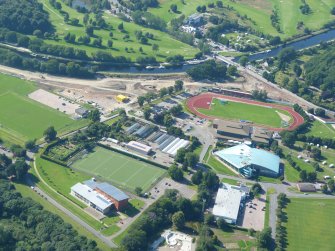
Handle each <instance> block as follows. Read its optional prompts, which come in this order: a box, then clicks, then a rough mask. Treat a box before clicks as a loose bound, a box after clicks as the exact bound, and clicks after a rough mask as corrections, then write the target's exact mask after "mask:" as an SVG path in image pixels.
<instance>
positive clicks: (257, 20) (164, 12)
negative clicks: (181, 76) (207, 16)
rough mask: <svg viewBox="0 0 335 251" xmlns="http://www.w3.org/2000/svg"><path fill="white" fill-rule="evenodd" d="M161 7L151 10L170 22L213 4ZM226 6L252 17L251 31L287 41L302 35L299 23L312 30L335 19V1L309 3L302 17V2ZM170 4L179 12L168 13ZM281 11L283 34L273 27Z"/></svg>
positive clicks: (245, 1)
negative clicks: (275, 12) (275, 15)
mask: <svg viewBox="0 0 335 251" xmlns="http://www.w3.org/2000/svg"><path fill="white" fill-rule="evenodd" d="M159 2H160V6H159V7H158V8H151V9H150V10H149V11H150V12H151V13H153V14H155V15H158V16H160V17H161V18H163V19H164V20H165V21H167V22H168V21H170V20H171V19H173V18H176V17H178V16H180V15H181V14H184V15H185V16H186V17H188V16H190V15H192V14H193V13H196V7H197V6H198V5H206V6H207V4H208V3H211V2H213V1H210V0H184V2H185V4H182V2H181V1H179V0H160V1H159ZM222 2H223V5H224V6H230V7H233V8H234V10H235V11H236V12H237V13H239V14H240V15H241V16H245V15H246V16H247V17H248V18H251V20H252V21H254V23H251V26H252V28H254V29H256V30H258V31H260V32H263V33H265V34H270V35H273V36H281V37H282V38H288V37H291V36H294V35H296V34H299V33H300V34H302V33H303V29H302V30H298V29H297V24H298V22H303V23H304V25H305V27H308V28H309V29H311V30H318V29H320V28H322V26H323V25H324V24H326V23H328V22H330V21H331V20H334V19H335V17H334V16H332V15H331V14H330V10H331V8H332V7H334V1H333V0H320V1H315V0H306V2H307V3H308V4H309V6H310V7H311V9H312V13H311V14H309V15H303V14H302V13H301V11H300V9H299V7H300V5H301V0H239V1H231V0H223V1H222ZM171 4H176V5H177V6H178V12H177V13H172V12H171V11H169V9H170V6H171ZM275 8H276V9H277V10H278V15H279V18H280V27H281V30H282V31H283V33H279V32H278V31H277V30H276V29H275V28H274V27H273V26H272V24H271V19H270V16H271V13H272V10H273V9H275ZM207 11H209V12H213V13H216V12H217V9H210V8H207Z"/></svg>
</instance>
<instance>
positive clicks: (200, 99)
mask: <svg viewBox="0 0 335 251" xmlns="http://www.w3.org/2000/svg"><path fill="white" fill-rule="evenodd" d="M213 98H223V99H225V100H230V101H235V102H240V103H246V104H251V105H260V106H267V107H273V108H278V109H280V110H284V111H287V112H288V113H290V114H291V116H292V118H293V123H292V124H291V125H290V126H289V127H288V128H269V129H271V130H274V131H282V130H285V129H286V130H294V129H295V128H296V127H298V126H300V125H301V124H303V123H304V118H303V117H302V116H301V115H300V114H299V113H297V112H296V111H294V109H293V108H291V107H289V106H284V105H278V104H272V103H264V102H260V101H255V100H250V99H244V98H237V97H231V96H226V95H220V94H215V93H204V94H200V95H198V96H194V97H192V98H190V99H188V100H187V102H186V105H187V107H188V109H189V110H190V111H191V112H192V113H194V114H196V115H197V116H199V117H201V118H205V119H210V120H212V119H215V117H211V116H207V115H205V114H202V113H200V112H198V111H197V108H204V109H209V108H210V105H211V103H212V99H213Z"/></svg>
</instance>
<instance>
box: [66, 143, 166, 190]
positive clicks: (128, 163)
mask: <svg viewBox="0 0 335 251" xmlns="http://www.w3.org/2000/svg"><path fill="white" fill-rule="evenodd" d="M72 167H74V168H76V169H78V170H81V171H83V172H86V173H89V174H91V175H95V176H97V177H98V178H99V177H100V178H103V179H104V180H106V181H110V182H111V183H114V184H115V185H118V186H119V187H121V188H125V189H128V190H129V189H130V190H132V191H134V190H135V188H136V187H141V188H142V189H143V191H146V190H148V189H149V188H150V187H151V186H152V185H153V184H155V182H156V181H157V180H158V179H159V178H160V177H161V176H162V175H164V173H165V172H166V171H165V170H164V169H162V168H159V167H156V166H153V165H150V164H148V163H146V162H143V161H140V160H137V159H134V158H131V157H128V156H126V155H123V154H120V153H117V152H114V151H110V150H107V149H104V148H101V147H96V148H95V149H94V151H93V153H90V154H88V155H86V156H84V157H83V158H81V159H79V160H77V161H75V162H74V163H73V164H72Z"/></svg>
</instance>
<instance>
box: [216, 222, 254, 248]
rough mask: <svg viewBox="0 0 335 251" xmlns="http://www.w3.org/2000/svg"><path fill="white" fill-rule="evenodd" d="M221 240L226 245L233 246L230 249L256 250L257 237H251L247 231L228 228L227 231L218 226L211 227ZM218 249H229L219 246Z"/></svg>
mask: <svg viewBox="0 0 335 251" xmlns="http://www.w3.org/2000/svg"><path fill="white" fill-rule="evenodd" d="M211 229H212V230H213V232H214V234H215V235H216V236H217V237H218V239H219V241H220V242H222V243H224V245H225V246H231V247H232V248H229V249H228V250H241V251H251V250H256V239H255V238H253V237H250V236H249V235H248V232H247V231H241V230H236V229H233V228H227V230H226V231H224V230H220V229H217V228H211ZM217 248H218V250H220V251H221V250H227V249H225V248H222V247H219V246H217Z"/></svg>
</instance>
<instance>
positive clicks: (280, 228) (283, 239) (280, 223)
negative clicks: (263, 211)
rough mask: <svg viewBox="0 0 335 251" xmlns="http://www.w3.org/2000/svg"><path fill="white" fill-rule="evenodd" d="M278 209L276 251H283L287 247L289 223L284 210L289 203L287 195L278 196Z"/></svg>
mask: <svg viewBox="0 0 335 251" xmlns="http://www.w3.org/2000/svg"><path fill="white" fill-rule="evenodd" d="M277 201H278V207H277V209H276V216H277V223H276V237H275V243H276V250H278V251H283V250H285V248H286V246H287V231H286V227H285V223H286V222H287V216H286V215H287V214H286V212H284V209H285V208H286V206H287V203H289V199H288V198H287V197H286V194H284V193H280V194H278V196H277Z"/></svg>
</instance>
